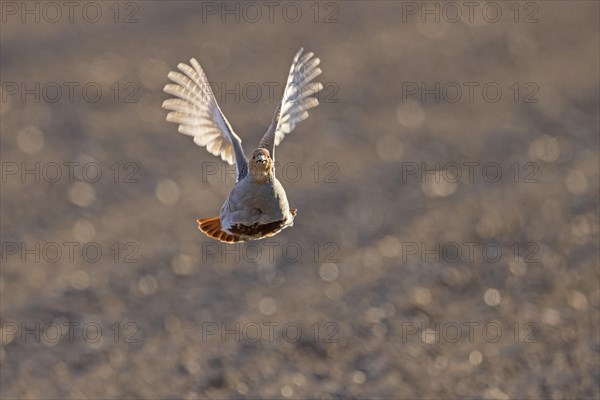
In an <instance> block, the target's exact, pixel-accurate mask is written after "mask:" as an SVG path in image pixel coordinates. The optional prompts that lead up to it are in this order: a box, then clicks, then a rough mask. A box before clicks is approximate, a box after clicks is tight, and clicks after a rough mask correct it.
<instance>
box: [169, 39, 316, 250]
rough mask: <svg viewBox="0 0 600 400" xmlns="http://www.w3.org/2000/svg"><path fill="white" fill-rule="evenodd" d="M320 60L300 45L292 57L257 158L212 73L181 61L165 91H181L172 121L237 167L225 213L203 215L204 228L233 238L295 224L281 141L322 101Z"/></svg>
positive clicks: (226, 239) (250, 237) (258, 236)
mask: <svg viewBox="0 0 600 400" xmlns="http://www.w3.org/2000/svg"><path fill="white" fill-rule="evenodd" d="M319 63H320V60H319V59H318V58H316V57H314V54H313V53H310V52H309V53H304V49H302V48H301V49H300V50H299V51H298V52H297V53H296V55H295V57H294V60H293V62H292V66H291V68H290V73H289V75H288V79H287V83H286V86H285V89H284V92H283V98H282V99H281V101H279V103H278V104H277V107H276V109H275V113H274V115H273V118H272V120H271V125H270V126H269V128H268V129H267V132H266V133H265V134H264V136H263V137H262V139H261V140H260V143H259V145H258V148H256V150H254V151H253V152H252V158H249V159H248V160H246V156H245V154H244V149H243V148H242V140H241V139H240V137H239V136H238V135H236V133H235V132H234V131H233V128H232V127H231V125H230V124H229V121H227V118H225V115H223V113H222V112H221V108H220V107H219V105H218V104H217V100H216V99H215V96H214V94H213V91H212V89H211V87H210V84H209V81H208V79H207V77H206V74H205V73H204V71H203V70H202V67H201V66H200V63H198V61H196V59H194V58H192V59H191V60H190V64H191V65H187V64H185V63H180V64H179V65H178V66H177V68H178V69H179V71H180V72H178V71H171V72H169V74H168V78H169V79H170V80H171V81H173V82H174V83H170V84H167V85H166V86H165V87H164V91H165V92H166V93H168V94H170V95H173V96H175V97H176V98H174V99H168V100H165V102H164V103H163V105H162V106H163V107H164V108H166V109H167V110H170V112H169V113H168V114H167V121H170V122H175V123H177V124H179V129H178V130H179V132H181V133H183V134H186V135H189V136H192V137H193V138H194V143H196V144H197V145H198V146H202V147H206V149H207V150H208V152H209V153H211V154H213V155H215V156H219V157H221V159H222V160H223V161H225V162H227V163H229V164H234V163H235V167H236V181H235V185H234V186H233V188H232V189H231V191H230V193H229V196H228V197H227V199H226V200H225V203H224V204H223V206H222V207H221V212H220V215H219V217H213V218H202V219H198V220H197V222H198V229H200V230H201V231H202V232H204V233H206V234H207V235H208V236H210V237H212V238H215V239H217V240H220V241H222V242H227V243H236V242H244V241H246V240H257V239H262V238H265V237H270V236H273V235H275V234H277V233H279V232H280V231H281V230H282V229H285V228H287V227H289V226H292V225H293V223H294V217H295V216H296V210H295V209H290V206H289V204H288V200H287V196H286V194H285V190H284V189H283V186H282V185H281V183H280V182H279V181H278V180H277V178H276V177H275V146H278V145H279V144H280V143H281V141H282V140H283V138H284V137H285V135H287V134H289V133H290V132H292V131H293V130H294V128H295V127H296V124H297V123H298V122H300V121H302V120H305V119H306V118H308V110H309V109H311V108H313V107H316V106H317V105H318V104H319V102H318V100H317V99H316V97H314V95H315V94H316V93H317V92H318V91H319V90H321V89H322V88H323V85H322V84H320V83H317V82H313V80H314V79H315V78H316V77H317V76H319V75H320V74H321V69H320V68H319V67H318V66H319Z"/></svg>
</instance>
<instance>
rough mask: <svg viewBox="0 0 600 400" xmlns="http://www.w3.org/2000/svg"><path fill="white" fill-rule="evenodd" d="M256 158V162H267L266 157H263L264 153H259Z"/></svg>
mask: <svg viewBox="0 0 600 400" xmlns="http://www.w3.org/2000/svg"><path fill="white" fill-rule="evenodd" d="M256 159H257V160H258V162H260V163H266V162H267V157H265V155H264V154H259V155H258V156H257V157H256Z"/></svg>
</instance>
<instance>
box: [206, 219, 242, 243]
mask: <svg viewBox="0 0 600 400" xmlns="http://www.w3.org/2000/svg"><path fill="white" fill-rule="evenodd" d="M197 222H198V229H200V230H201V231H202V232H204V233H206V234H207V235H208V236H210V237H211V238H214V239H217V240H220V241H221V242H225V243H236V242H243V240H242V239H241V238H240V237H239V236H236V235H232V234H229V233H227V232H223V231H222V230H221V219H220V218H219V217H213V218H202V219H199V220H197Z"/></svg>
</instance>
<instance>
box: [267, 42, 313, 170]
mask: <svg viewBox="0 0 600 400" xmlns="http://www.w3.org/2000/svg"><path fill="white" fill-rule="evenodd" d="M303 51H304V49H302V48H300V50H298V52H297V53H296V56H295V57H294V61H293V62H292V67H291V68H290V74H289V76H288V80H287V84H286V86H285V90H284V92H283V98H282V99H281V101H280V102H279V104H278V106H277V109H276V110H275V114H274V115H273V120H272V122H271V126H270V127H269V129H268V130H267V133H265V135H264V136H263V138H262V139H261V141H260V144H259V146H258V147H261V148H264V149H267V150H269V152H270V153H271V158H273V159H275V146H278V145H279V143H281V141H282V140H283V138H284V137H285V135H287V134H288V133H290V132H291V131H293V130H294V128H295V127H296V124H297V123H298V122H300V121H302V120H305V119H306V118H308V110H309V109H311V108H313V107H316V106H318V105H319V101H318V100H317V99H316V98H315V97H313V95H314V94H315V93H317V92H318V91H319V90H321V89H323V85H321V84H320V83H318V82H313V81H312V80H313V79H315V78H316V77H317V76H319V75H320V74H321V69H320V68H319V67H318V66H319V63H320V62H321V60H319V59H318V58H316V57H315V58H313V56H314V54H313V53H306V54H302V53H303Z"/></svg>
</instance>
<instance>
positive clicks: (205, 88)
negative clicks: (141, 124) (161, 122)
mask: <svg viewBox="0 0 600 400" xmlns="http://www.w3.org/2000/svg"><path fill="white" fill-rule="evenodd" d="M190 64H191V66H190V65H187V64H184V63H180V64H179V65H178V66H177V68H179V70H180V71H181V72H183V73H181V72H176V71H171V72H169V75H168V77H169V79H170V80H172V81H173V82H175V83H174V84H173V83H170V84H167V85H166V86H165V88H164V91H165V92H167V93H169V94H171V95H173V96H176V97H177V98H176V99H168V100H165V101H164V103H163V105H162V106H163V108H166V109H167V110H171V112H170V113H169V114H167V121H170V122H175V123H178V124H179V132H181V133H184V134H186V135H190V136H193V137H194V143H196V144H197V145H198V146H202V147H206V150H208V152H209V153H211V154H214V155H215V156H220V157H221V158H222V159H223V160H224V161H226V162H228V163H229V164H233V162H234V159H235V165H236V170H237V180H238V181H239V180H240V179H242V178H243V177H244V176H245V175H246V174H247V172H248V165H247V163H246V157H245V156H244V150H243V149H242V140H241V139H240V138H239V136H238V135H236V134H235V132H233V129H232V128H231V125H230V124H229V122H228V121H227V118H225V116H224V115H223V113H222V112H221V109H220V107H219V105H218V104H217V99H215V96H214V94H213V91H212V89H211V87H210V84H209V82H208V79H207V78H206V74H205V73H204V71H203V70H202V67H201V66H200V63H198V61H196V59H195V58H192V59H191V60H190Z"/></svg>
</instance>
